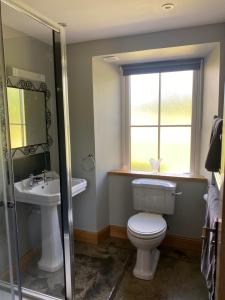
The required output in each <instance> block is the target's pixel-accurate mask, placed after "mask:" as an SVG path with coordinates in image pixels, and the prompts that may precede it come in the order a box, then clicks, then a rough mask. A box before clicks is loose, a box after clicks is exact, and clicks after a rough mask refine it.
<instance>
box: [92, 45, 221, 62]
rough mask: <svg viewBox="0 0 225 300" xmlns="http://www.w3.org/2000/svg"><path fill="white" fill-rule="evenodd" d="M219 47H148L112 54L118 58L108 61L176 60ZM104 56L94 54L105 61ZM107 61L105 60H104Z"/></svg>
mask: <svg viewBox="0 0 225 300" xmlns="http://www.w3.org/2000/svg"><path fill="white" fill-rule="evenodd" d="M216 47H219V43H205V44H195V45H187V46H177V47H169V48H160V49H149V50H143V51H133V52H124V53H118V54H115V53H114V54H113V57H116V58H117V59H118V60H116V61H112V62H108V63H112V64H115V65H124V64H130V63H142V62H154V61H160V60H163V61H165V60H178V59H188V58H202V57H206V56H207V55H208V54H209V53H210V52H211V51H212V50H214V49H215V48H216ZM107 56H108V55H106V56H96V57H95V58H96V59H98V60H101V61H105V60H104V58H105V57H107ZM105 62H106V63H107V61H105Z"/></svg>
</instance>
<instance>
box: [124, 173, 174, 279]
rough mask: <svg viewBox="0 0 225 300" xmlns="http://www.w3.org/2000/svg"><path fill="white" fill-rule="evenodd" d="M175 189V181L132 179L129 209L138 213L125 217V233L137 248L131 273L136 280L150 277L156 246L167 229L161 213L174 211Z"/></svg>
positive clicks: (167, 213) (153, 271) (154, 263)
mask: <svg viewBox="0 0 225 300" xmlns="http://www.w3.org/2000/svg"><path fill="white" fill-rule="evenodd" d="M175 191H176V183H175V182H171V181H167V180H159V179H148V178H137V179H134V180H132V192H133V193H132V198H133V208H134V209H135V210H136V211H138V212H139V213H137V214H135V215H134V216H131V217H130V218H129V220H128V223H127V235H128V238H129V240H130V242H131V243H132V244H133V245H134V246H135V247H136V248H137V259H136V264H135V267H134V270H133V274H134V276H135V277H137V278H139V279H144V280H150V279H152V278H153V277H154V274H155V271H156V267H157V264H158V260H159V255H160V254H159V250H158V249H157V247H158V246H159V245H160V244H161V242H162V241H163V239H164V237H165V235H166V230H167V224H166V221H165V219H164V218H163V216H162V215H164V214H165V215H172V214H173V213H174V208H175V194H176V193H175Z"/></svg>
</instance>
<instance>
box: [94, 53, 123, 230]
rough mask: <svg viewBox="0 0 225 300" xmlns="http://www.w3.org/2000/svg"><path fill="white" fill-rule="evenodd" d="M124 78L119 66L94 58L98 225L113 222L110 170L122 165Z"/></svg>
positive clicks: (99, 226) (102, 226)
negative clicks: (109, 205) (122, 90)
mask: <svg viewBox="0 0 225 300" xmlns="http://www.w3.org/2000/svg"><path fill="white" fill-rule="evenodd" d="M120 84H121V80H120V71H119V68H118V67H117V66H114V65H110V64H107V63H104V62H102V61H101V60H100V59H98V58H95V59H93V101H94V134H95V159H96V206H97V228H98V229H101V228H104V227H105V226H107V225H108V224H109V207H108V185H107V172H108V171H109V170H112V169H116V168H119V167H120V166H121V159H120V157H121V86H120Z"/></svg>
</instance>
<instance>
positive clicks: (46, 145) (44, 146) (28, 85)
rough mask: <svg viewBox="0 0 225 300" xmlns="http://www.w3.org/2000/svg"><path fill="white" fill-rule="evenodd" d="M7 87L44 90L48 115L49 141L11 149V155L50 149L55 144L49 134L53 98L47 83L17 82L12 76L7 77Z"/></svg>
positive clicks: (46, 114)
mask: <svg viewBox="0 0 225 300" xmlns="http://www.w3.org/2000/svg"><path fill="white" fill-rule="evenodd" d="M7 87H12V88H18V89H24V90H29V91H36V92H43V93H44V94H45V116H46V131H47V132H46V135H47V142H46V143H42V144H34V145H29V146H24V147H20V148H15V149H11V155H12V157H14V155H15V154H16V153H17V152H20V153H22V154H23V155H31V154H35V153H36V152H37V150H38V149H40V148H41V149H42V150H43V151H44V152H45V151H49V149H50V147H51V146H52V144H53V139H52V137H51V135H50V134H49V128H50V126H51V123H52V118H51V111H50V109H49V102H50V98H51V93H50V91H49V90H48V88H47V85H46V83H45V82H40V83H38V84H35V83H33V82H32V81H30V80H23V79H21V80H19V81H17V82H16V83H15V84H13V83H12V80H10V78H9V77H8V78H7Z"/></svg>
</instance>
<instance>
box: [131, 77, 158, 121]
mask: <svg viewBox="0 0 225 300" xmlns="http://www.w3.org/2000/svg"><path fill="white" fill-rule="evenodd" d="M130 80H131V82H130V86H131V87H130V93H131V95H130V98H131V125H156V124H157V123H158V105H159V104H158V101H159V100H158V99H159V74H158V73H155V74H141V75H132V76H131V79H130Z"/></svg>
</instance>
